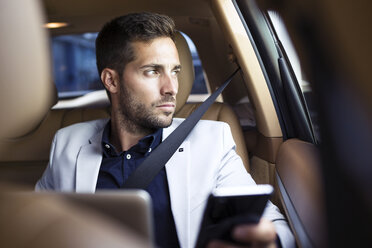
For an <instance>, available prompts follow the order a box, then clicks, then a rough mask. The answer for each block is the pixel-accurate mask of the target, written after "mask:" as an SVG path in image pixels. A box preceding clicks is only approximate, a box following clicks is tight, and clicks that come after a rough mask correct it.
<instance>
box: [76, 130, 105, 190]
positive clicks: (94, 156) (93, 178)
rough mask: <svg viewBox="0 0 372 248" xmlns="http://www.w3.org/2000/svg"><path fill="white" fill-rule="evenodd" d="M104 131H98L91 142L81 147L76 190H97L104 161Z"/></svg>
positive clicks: (77, 164) (77, 165) (77, 166)
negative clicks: (102, 140) (102, 141)
mask: <svg viewBox="0 0 372 248" xmlns="http://www.w3.org/2000/svg"><path fill="white" fill-rule="evenodd" d="M102 132H103V130H102V131H101V132H98V133H97V134H96V135H94V136H93V137H92V138H91V139H90V140H89V144H87V145H84V146H82V147H81V148H80V152H79V154H78V157H77V161H76V192H79V193H84V192H85V193H94V192H95V191H96V184H97V178H98V173H99V168H100V166H101V162H102V146H101V139H102Z"/></svg>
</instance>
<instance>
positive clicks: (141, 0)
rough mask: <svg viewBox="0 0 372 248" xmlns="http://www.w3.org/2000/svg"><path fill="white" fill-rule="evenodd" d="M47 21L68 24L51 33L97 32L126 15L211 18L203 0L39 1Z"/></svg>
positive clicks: (211, 14)
mask: <svg viewBox="0 0 372 248" xmlns="http://www.w3.org/2000/svg"><path fill="white" fill-rule="evenodd" d="M43 3H44V6H45V10H46V15H47V21H48V22H57V21H64V22H68V23H70V24H71V25H70V26H69V27H66V28H62V29H56V30H52V34H63V33H77V32H87V31H98V30H99V29H100V28H101V26H102V24H103V23H105V22H106V21H107V20H109V19H111V18H113V17H116V16H120V15H123V14H125V13H129V12H140V11H151V12H157V13H164V14H167V15H169V16H171V17H173V18H174V19H175V20H176V22H177V19H178V18H179V17H194V18H195V17H199V18H200V17H203V18H213V13H212V11H211V9H210V6H209V3H208V1H207V0H189V1H172V0H157V1H148V0H136V1H129V0H106V1H101V0H79V1H76V0H66V1H58V0H43Z"/></svg>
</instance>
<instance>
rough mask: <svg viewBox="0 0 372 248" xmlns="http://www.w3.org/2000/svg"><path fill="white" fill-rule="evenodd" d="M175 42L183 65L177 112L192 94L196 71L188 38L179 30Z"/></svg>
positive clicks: (179, 79) (179, 80)
mask: <svg viewBox="0 0 372 248" xmlns="http://www.w3.org/2000/svg"><path fill="white" fill-rule="evenodd" d="M175 43H176V47H177V50H178V54H179V57H180V62H181V67H182V68H181V72H180V74H179V76H178V93H177V106H176V113H177V112H178V110H180V109H181V107H183V105H185V103H186V101H187V98H188V97H189V95H190V92H191V88H192V85H193V83H194V78H195V72H194V64H193V62H192V56H191V52H190V48H189V46H188V45H187V41H186V39H185V38H184V37H183V35H182V34H181V33H179V32H178V33H177V34H176V36H175Z"/></svg>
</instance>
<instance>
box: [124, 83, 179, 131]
mask: <svg viewBox="0 0 372 248" xmlns="http://www.w3.org/2000/svg"><path fill="white" fill-rule="evenodd" d="M121 85H122V86H123V87H120V105H119V109H118V114H119V115H118V116H119V120H120V124H121V127H122V128H124V129H125V130H126V131H128V132H130V133H133V134H150V133H153V132H154V131H155V130H157V129H159V128H166V127H169V126H170V125H171V124H172V121H173V116H174V112H165V113H164V115H165V116H167V117H168V116H170V118H167V119H163V118H161V117H160V116H158V115H157V114H155V113H154V112H153V110H155V109H156V106H157V105H159V104H161V103H163V102H174V103H175V97H174V96H170V95H166V96H164V97H163V98H162V99H161V100H160V101H158V102H154V103H152V104H151V107H147V106H146V105H145V104H143V103H142V102H141V99H138V98H136V97H133V96H132V95H131V94H130V93H129V92H128V90H127V88H126V87H125V86H124V84H121Z"/></svg>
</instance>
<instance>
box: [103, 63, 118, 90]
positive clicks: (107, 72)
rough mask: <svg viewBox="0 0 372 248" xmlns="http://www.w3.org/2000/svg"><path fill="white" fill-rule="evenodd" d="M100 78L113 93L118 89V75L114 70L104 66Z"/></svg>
mask: <svg viewBox="0 0 372 248" xmlns="http://www.w3.org/2000/svg"><path fill="white" fill-rule="evenodd" d="M101 80H102V83H103V85H104V86H105V88H106V89H107V91H109V92H110V93H112V94H115V93H117V92H118V91H119V81H120V80H119V75H118V74H117V73H116V71H115V70H112V69H109V68H105V69H103V71H102V73H101Z"/></svg>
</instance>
